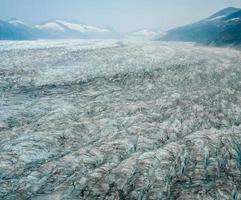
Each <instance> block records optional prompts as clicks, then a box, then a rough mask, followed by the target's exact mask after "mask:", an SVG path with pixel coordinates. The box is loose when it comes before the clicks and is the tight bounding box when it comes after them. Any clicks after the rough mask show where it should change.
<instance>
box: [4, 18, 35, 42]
mask: <svg viewBox="0 0 241 200" xmlns="http://www.w3.org/2000/svg"><path fill="white" fill-rule="evenodd" d="M36 38H37V37H36V35H35V33H33V32H32V31H31V28H27V27H26V26H25V25H24V24H21V25H20V23H17V22H16V23H11V22H10V23H9V22H5V21H2V20H0V40H33V39H36Z"/></svg>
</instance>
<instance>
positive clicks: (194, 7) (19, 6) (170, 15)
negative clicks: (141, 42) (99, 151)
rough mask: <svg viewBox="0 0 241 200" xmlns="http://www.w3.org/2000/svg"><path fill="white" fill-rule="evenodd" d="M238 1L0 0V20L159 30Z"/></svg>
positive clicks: (203, 15)
mask: <svg viewBox="0 0 241 200" xmlns="http://www.w3.org/2000/svg"><path fill="white" fill-rule="evenodd" d="M229 6H234V7H241V0H0V19H4V20H6V19H9V18H12V17H17V18H19V19H20V20H23V21H25V22H27V23H30V24H35V23H40V22H43V21H47V20H49V19H55V18H61V19H73V20H78V21H80V22H82V23H87V24H92V25H98V26H104V27H113V28H114V29H116V30H117V31H121V32H129V31H133V30H136V29H139V28H144V27H145V28H162V29H163V30H166V29H169V28H172V27H176V26H180V25H183V24H188V23H190V22H194V21H197V20H199V19H202V18H204V17H207V16H209V15H211V14H213V13H214V12H216V11H218V10H220V9H222V8H225V7H229Z"/></svg>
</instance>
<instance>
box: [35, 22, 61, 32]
mask: <svg viewBox="0 0 241 200" xmlns="http://www.w3.org/2000/svg"><path fill="white" fill-rule="evenodd" d="M35 27H36V28H38V29H41V30H52V31H61V32H64V31H65V29H64V28H63V27H62V26H61V25H59V24H58V23H56V22H48V23H46V24H43V25H36V26H35Z"/></svg>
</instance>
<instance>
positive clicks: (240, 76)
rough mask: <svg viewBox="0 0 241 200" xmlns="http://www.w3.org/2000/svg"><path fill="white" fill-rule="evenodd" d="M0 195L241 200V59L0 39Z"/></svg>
mask: <svg viewBox="0 0 241 200" xmlns="http://www.w3.org/2000/svg"><path fill="white" fill-rule="evenodd" d="M0 60H1V62H0V95H1V101H0V149H1V151H0V199H4V200H25V199H26V200H27V199H32V200H48V199H49V200H55V199H56V200H57V199H58V200H60V199H61V200H75V199H83V200H86V199H89V200H93V199H100V200H101V199H106V200H117V199H118V200H124V199H125V200H128V199H130V200H132V199H133V200H135V199H136V200H156V199H163V200H165V199H166V200H167V199H179V200H182V199H183V200H184V199H210V200H214V199H227V200H228V199H240V198H241V184H240V177H241V134H240V132H241V89H240V88H241V67H240V66H241V65H240V64H241V52H240V51H239V50H235V49H231V48H215V47H205V46H197V45H194V44H192V43H182V42H149V41H142V42H140V41H138V42H133V41H131V40H124V41H118V40H56V41H50V40H49V41H44V40H39V41H19V42H17V41H14V42H10V41H1V42H0Z"/></svg>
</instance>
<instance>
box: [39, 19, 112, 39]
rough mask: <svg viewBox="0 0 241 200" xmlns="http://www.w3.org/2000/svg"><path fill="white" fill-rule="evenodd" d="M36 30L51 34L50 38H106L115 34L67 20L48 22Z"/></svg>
mask: <svg viewBox="0 0 241 200" xmlns="http://www.w3.org/2000/svg"><path fill="white" fill-rule="evenodd" d="M35 28H37V29H38V30H41V31H43V32H45V33H47V34H49V37H54V38H55V37H57V38H90V37H104V36H109V35H111V34H113V33H112V32H111V31H110V30H108V29H104V28H99V27H94V26H89V25H85V24H80V23H77V22H70V21H65V20H52V21H48V22H46V23H43V24H40V25H36V26H35Z"/></svg>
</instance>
